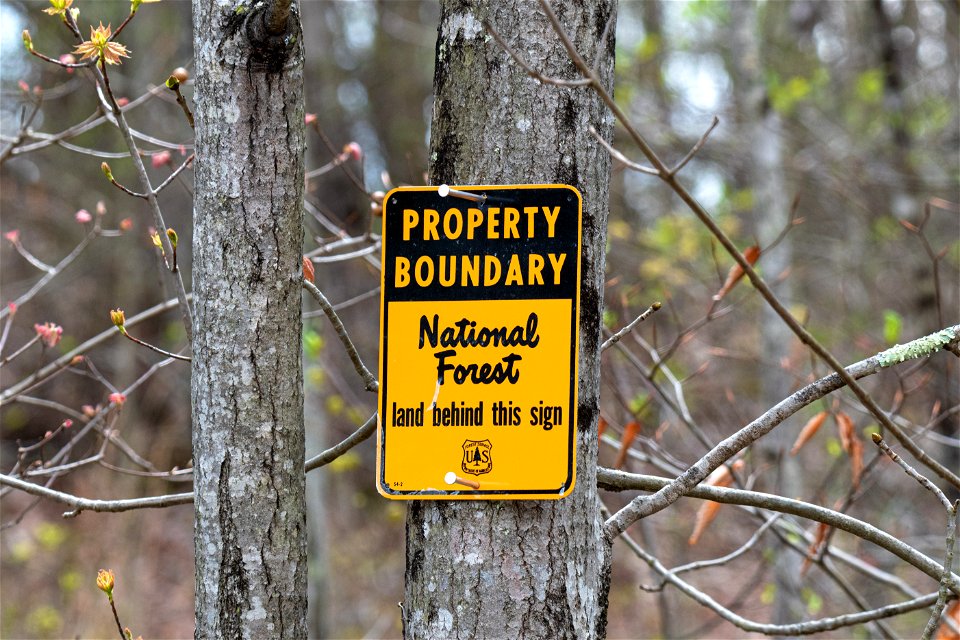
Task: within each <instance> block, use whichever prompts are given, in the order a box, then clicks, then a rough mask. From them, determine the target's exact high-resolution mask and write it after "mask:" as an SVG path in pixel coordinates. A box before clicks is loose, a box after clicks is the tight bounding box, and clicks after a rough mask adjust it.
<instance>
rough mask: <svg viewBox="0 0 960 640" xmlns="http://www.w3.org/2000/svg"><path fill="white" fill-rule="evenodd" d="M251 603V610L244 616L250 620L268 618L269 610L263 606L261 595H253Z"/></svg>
mask: <svg viewBox="0 0 960 640" xmlns="http://www.w3.org/2000/svg"><path fill="white" fill-rule="evenodd" d="M250 604H251V607H250V610H249V611H247V613H246V614H245V615H244V618H246V619H247V621H248V622H253V621H254V620H266V619H267V610H266V609H264V608H263V602H261V600H260V596H253V597H251V598H250Z"/></svg>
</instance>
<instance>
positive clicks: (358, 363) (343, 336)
mask: <svg viewBox="0 0 960 640" xmlns="http://www.w3.org/2000/svg"><path fill="white" fill-rule="evenodd" d="M303 288H304V289H306V290H307V291H309V292H310V295H312V296H313V298H314V300H316V301H317V303H319V305H320V307H321V308H322V309H323V312H324V313H325V314H327V318H328V319H329V320H330V323H331V324H332V325H333V328H334V330H335V331H336V332H337V337H338V338H340V342H341V344H343V348H344V349H346V351H347V355H348V356H350V361H351V362H353V366H354V368H355V369H356V370H357V373H358V374H359V375H360V377H361V378H362V379H363V382H364V384H365V385H366V387H365V388H366V390H367V391H376V390H377V389H378V388H380V383H378V382H377V379H376V377H375V376H374V375H373V374H372V373H370V370H369V369H367V367H366V366H365V365H364V364H363V360H361V359H360V354H359V353H357V348H356V347H355V346H354V344H353V340H351V339H350V336H349V334H347V328H346V327H344V326H343V322H342V321H341V320H340V316H338V315H337V312H336V311H334V310H333V306H332V305H331V304H330V301H329V300H327V297H326V296H325V295H323V292H321V291H320V289H318V288H317V287H316V285H314V284H313V283H312V282H310V281H309V280H304V281H303Z"/></svg>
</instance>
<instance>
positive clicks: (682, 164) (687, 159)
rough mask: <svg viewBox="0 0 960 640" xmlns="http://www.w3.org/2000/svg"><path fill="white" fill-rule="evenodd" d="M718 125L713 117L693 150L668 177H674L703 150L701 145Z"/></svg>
mask: <svg viewBox="0 0 960 640" xmlns="http://www.w3.org/2000/svg"><path fill="white" fill-rule="evenodd" d="M718 124H720V118H718V117H717V116H713V121H712V122H711V123H710V127H709V128H707V130H706V131H705V132H704V133H703V135H702V136H700V139H699V140H697V144H695V145H693V148H692V149H690V151H689V152H688V153H687V155H685V156H684V157H683V159H682V160H681V161H680V162H678V163H677V165H676V166H675V167H674V168H673V169H670V175H676V174H677V172H678V171H680V170H681V169H683V168H684V167H685V166H687V163H688V162H690V161H691V160H692V159H693V156H695V155H697V152H698V151H700V149H702V148H703V145H704V144H706V142H707V138H708V137H710V133H711V132H713V130H714V129H716V127H717V125H718Z"/></svg>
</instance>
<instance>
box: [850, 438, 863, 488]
mask: <svg viewBox="0 0 960 640" xmlns="http://www.w3.org/2000/svg"><path fill="white" fill-rule="evenodd" d="M862 475H863V443H862V442H860V438H857V437H854V439H853V442H851V443H850V481H851V483H852V484H853V488H854V489H856V488H858V487H859V486H860V477H861V476H862Z"/></svg>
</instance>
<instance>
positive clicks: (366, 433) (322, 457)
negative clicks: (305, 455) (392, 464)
mask: <svg viewBox="0 0 960 640" xmlns="http://www.w3.org/2000/svg"><path fill="white" fill-rule="evenodd" d="M376 430H377V414H373V415H372V416H370V417H369V418H368V419H367V421H366V422H364V423H363V425H361V426H360V428H359V429H357V430H356V431H354V432H353V433H351V434H350V435H349V436H348V437H347V438H346V439H344V440H343V441H342V442H340V443H339V444H336V445H334V446H332V447H330V448H329V449H327V450H326V451H323V452H321V453H318V454H317V455H315V456H313V457H312V458H310V459H309V460H307V462H306V464H305V465H304V467H303V470H304V471H313V470H314V469H318V468H320V467H322V466H324V465H327V464H330V463H331V462H333V461H334V460H336V459H337V458H339V457H340V456H342V455H343V454H345V453H346V452H347V451H349V450H350V449H352V448H353V447H355V446H357V445H358V444H360V443H361V442H363V441H364V440H366V439H367V438H369V437H370V436H372V435H373V434H374V432H375V431H376Z"/></svg>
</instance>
